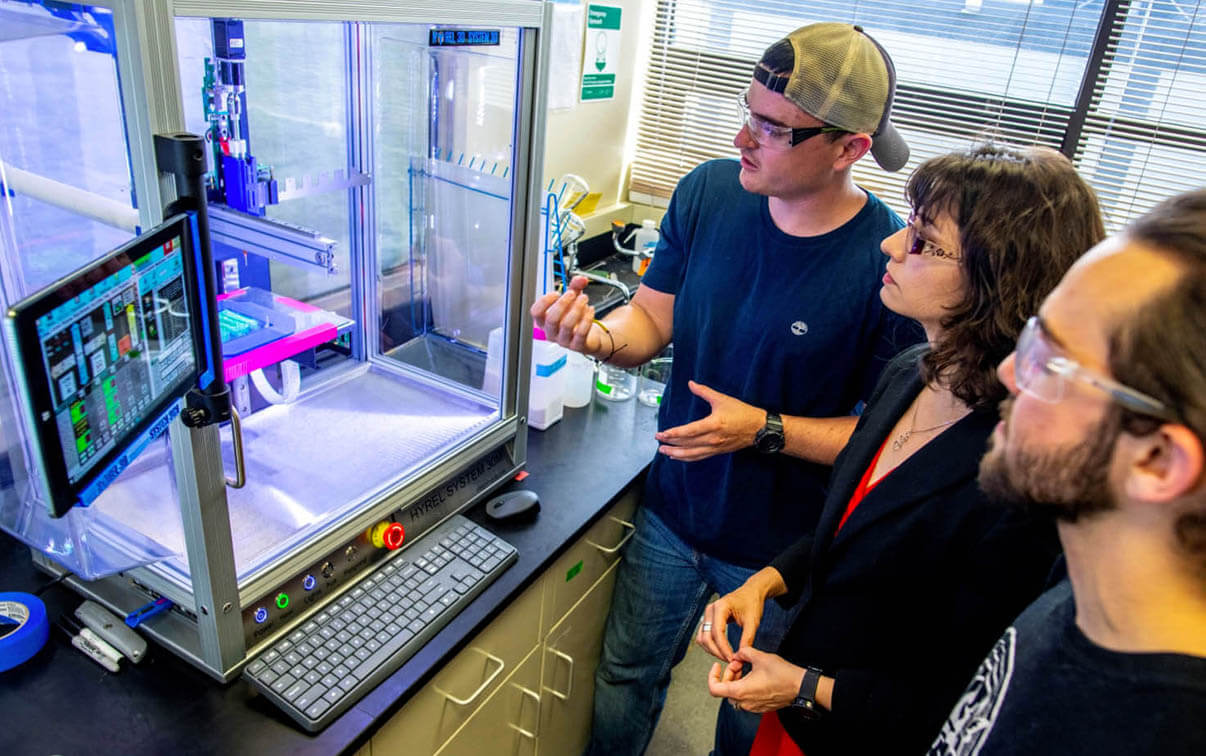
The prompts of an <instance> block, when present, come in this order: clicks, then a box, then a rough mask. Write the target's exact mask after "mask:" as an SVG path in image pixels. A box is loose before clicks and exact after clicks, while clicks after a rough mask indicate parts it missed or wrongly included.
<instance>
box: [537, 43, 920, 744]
mask: <svg viewBox="0 0 1206 756" xmlns="http://www.w3.org/2000/svg"><path fill="white" fill-rule="evenodd" d="M894 93H895V71H894V69H893V66H892V61H891V59H890V58H889V57H888V55H887V53H886V52H885V51H884V50H883V48H882V47H880V46H879V44H878V43H876V42H875V41H874V40H873V39H872V38H871V37H869V36H868V35H867V34H866V33H865V32H864V31H863V30H862V29H861V28H859V27H856V26H851V25H849V24H838V23H823V24H814V25H811V26H806V27H803V28H801V29H797V30H796V31H794V32H792V33H791V34H789V35H788V36H787V37H785V38H784V39H782V40H780V41H779V42H776V43H775V44H773V45H771V47H769V48H768V49H767V50H766V52H765V53H764V55H763V56H762V59H761V60H760V61H759V62H758V64H757V66H756V67H755V69H754V74H753V77H752V80H751V81H750V84H749V87H748V89H746V90H745V91H744V92H742V93H741V95H740V97H739V103H738V108H737V112H736V113H735V115H738V116H739V120H738V123H739V128H738V131H737V134H736V136H735V137H734V139H733V145H734V146H735V147H736V148H737V149H738V151H739V152H740V160H732V159H725V160H712V161H708V162H705V163H704V164H702V165H700V166H699V167H697V168H696V169H695V170H693V171H692V172H691V173H690V174H688V175H687V176H685V177H684V178H683V179H682V180H681V181H680V182H679V184H678V187H677V188H676V190H675V193H674V196H673V198H672V199H671V203H670V207H669V209H668V211H667V213H666V216H665V218H664V219H663V220H662V225H661V242H660V244H659V246H658V248H657V250H656V253H655V255H654V258H653V262H652V264H651V265H650V268H649V271H648V272H647V273H646V274H645V276H644V279H643V281H642V283H641V286H640V287H639V289H638V291H637V293H636V295H635V296H634V297H633V299H632V302H631V304H629V305H627V306H625V307H621V308H619V309H617V310H615V311H613V312H612V313H610V314H609V315H608V316H607V317H606V318H605V319H604V320H603V321H602V322H600V321H596V320H594V310H593V309H592V308H591V307H590V306H589V305H588V304H587V301H586V297H585V296H584V295H583V294H582V293H581V292H582V289H583V287H584V286H585V285H586V280H585V279H582V278H578V279H575V280H574V281H573V282H572V283H571V284H570V287H569V290H568V291H567V292H565V293H564V294H562V295H560V296H559V295H557V294H549V295H546V296H545V297H543V298H541V299H539V300H537V302H536V303H535V304H534V305H533V306H532V311H531V312H532V316H533V318H534V319H535V322H536V324H537V325H538V326H540V327H541V328H543V329H544V330H545V333H546V334H547V336H548V338H549V339H552V340H555V341H557V342H558V343H560V344H562V345H563V346H567V347H570V348H572V349H576V350H578V351H581V352H583V353H586V354H589V355H592V356H595V357H597V358H599V359H604V360H607V361H609V362H612V363H614V364H618V365H624V366H633V365H638V364H641V363H643V362H645V361H646V360H648V359H649V358H651V357H653V356H655V355H657V354H658V353H659V352H661V351H662V349H664V348H665V347H666V345H667V344H669V343H670V341H671V338H672V337H673V341H674V362H673V366H672V369H671V378H670V383H669V385H668V386H667V388H666V392H665V394H664V395H663V399H662V405H661V410H660V415H659V421H658V428H659V432H658V434H657V439H658V441H659V442H660V444H661V445H660V447H659V449H658V454H657V455H656V457H655V459H654V461H653V463H652V464H651V466H650V470H649V477H648V480H647V483H646V488H645V497H644V502H643V506H642V508H641V509H640V511H639V512H638V514H637V517H636V525H637V532H636V535H635V536H634V537H633V538H632V540H631V542H630V543H629V545H628V547H627V551H626V553H625V556H624V559H623V561H622V563H621V565H620V567H619V568H618V569H619V572H618V575H617V579H616V588H615V597H614V599H613V602H612V608H611V613H610V615H609V617H608V621H607V629H606V635H605V638H604V644H603V652H602V659H601V661H600V665H599V668H598V671H597V673H596V678H595V679H596V690H595V703H594V707H595V709H594V721H593V729H592V733H591V742H590V745H589V746H588V749H587V751H588V753H592V754H606V756H620V755H622V754H639V753H641V752H642V751H644V749H645V747H646V745H647V744H648V742H649V739H650V736H651V735H652V733H653V729H654V727H655V725H656V724H657V720H658V716H659V715H660V713H661V709H662V705H663V703H664V701H665V697H666V690H667V686H668V684H669V681H670V669H671V667H673V666H674V664H676V663H678V661H679V660H681V659H682V658H683V655H684V654H685V653H686V649H687V646H688V644H689V643H690V641H691V639H692V636H693V630H694V628H695V623H696V621H697V619H698V617H699V616H700V613H701V612H702V611H703V608H704V605H705V604H706V603H707V600H708V598H709V597H710V596H711V594H712V593H717V592H718V593H720V594H725V593H728V592H729V591H732V590H733V589H735V588H736V587H737V586H739V585H741V584H742V583H743V582H744V581H745V579H746V578H748V577H749V576H750V575H751V574H752V573H753V572H754V571H755V570H756V569H758V568H759V567H760V566H762V565H764V564H766V563H767V562H768V561H769V560H770V559H771V558H772V557H774V556H775V555H776V554H778V553H779V552H780V551H781V550H782V549H783V548H785V547H786V546H788V545H789V544H791V543H792V542H794V541H795V540H796V539H797V538H799V537H800V536H802V535H804V534H806V533H808V532H810V531H811V529H812V528H813V527H814V526H815V523H816V520H817V516H818V513H819V510H820V506H821V503H822V501H823V499H824V495H823V491H824V485H825V481H826V478H827V476H828V470H829V468H828V466H829V465H831V464H832V463H833V460H834V458H835V457H836V456H837V453H838V451H840V450H841V448H842V447H843V446H844V445H845V443H846V440H847V439H848V438H849V436H850V433H851V432H852V430H853V428H854V425H855V420H856V418H854V417H853V416H851V414H850V413H851V412H852V410H853V409H854V407H855V406H856V404H857V403H858V402H859V401H860V400H862V399H864V398H865V397H866V396H867V395H868V394H869V392H870V389H871V387H873V386H874V384H875V380H876V378H877V377H878V375H879V371H880V369H881V368H882V366H883V365H884V364H885V363H886V361H887V360H888V359H889V358H890V357H891V356H893V355H894V354H895V353H896V352H897V351H899V350H900V349H901V348H903V347H905V346H908V345H910V344H912V343H915V342H917V341H920V340H921V334H920V332H919V331H918V330H916V329H915V327H914V326H913V325H912V324H910V323H907V322H906V321H904V320H903V319H900V318H898V317H896V316H895V315H893V314H892V313H891V312H888V311H886V310H885V309H884V308H883V306H882V304H881V302H880V299H879V288H880V278H881V276H882V275H883V265H884V262H883V255H882V254H880V252H879V244H880V241H882V240H883V239H884V238H885V237H887V236H890V235H891V234H893V233H894V232H895V231H897V230H898V229H899V228H901V227H902V225H903V223H902V222H901V220H900V219H899V218H898V217H897V216H896V214H895V213H894V212H892V210H890V209H889V208H888V207H887V206H886V205H884V204H883V202H881V201H880V200H879V199H878V198H876V197H875V196H874V195H873V194H871V193H870V192H868V191H866V190H865V189H862V188H860V187H859V186H857V185H856V184H855V183H854V180H853V178H852V176H851V172H850V171H851V168H852V166H853V165H854V164H855V163H856V162H858V160H860V159H861V158H862V157H863V156H864V155H866V154H867V153H868V152H870V153H871V155H872V157H874V158H875V160H876V161H877V162H878V163H879V164H880V165H881V166H882V167H883V168H885V169H887V170H893V171H894V170H898V169H899V168H901V167H902V166H903V165H904V164H905V162H906V161H907V159H908V147H907V146H906V145H905V143H904V140H903V139H901V137H900V135H899V134H898V133H897V132H896V129H895V128H894V127H893V126H892V122H891V120H890V115H891V110H892V99H893V96H894ZM789 620H790V616H789V613H788V612H786V611H784V610H781V609H778V608H777V607H776V608H772V609H768V611H767V613H766V615H765V616H764V617H763V620H762V624H761V626H760V628H759V631H758V636H757V640H756V643H757V644H758V646H759V648H775V647H776V646H777V644H778V641H779V639H780V638H781V637H782V635H783V632H784V631H785V629H786V628H787V626H788V624H789ZM734 640H736V638H735V639H734ZM757 726H758V717H757V716H756V715H752V714H748V713H745V712H739V711H736V710H734V709H732V708H731V707H728V706H725V707H722V708H721V711H720V713H719V717H718V722H717V735H716V753H717V754H722V755H725V754H744V753H747V752H748V750H749V746H750V743H751V742H752V740H753V737H754V733H755V731H756V729H757Z"/></svg>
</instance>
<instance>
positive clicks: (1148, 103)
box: [1074, 0, 1206, 231]
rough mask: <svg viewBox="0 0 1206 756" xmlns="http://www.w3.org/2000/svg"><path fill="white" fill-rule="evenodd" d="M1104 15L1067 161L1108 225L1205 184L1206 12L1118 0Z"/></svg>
mask: <svg viewBox="0 0 1206 756" xmlns="http://www.w3.org/2000/svg"><path fill="white" fill-rule="evenodd" d="M1118 5H1119V7H1118V12H1117V14H1116V15H1115V16H1114V18H1112V19H1108V26H1107V27H1106V30H1105V31H1106V34H1107V44H1106V47H1105V52H1104V55H1103V57H1102V65H1101V66H1100V68H1099V69H1098V70H1097V71H1096V72H1095V76H1094V77H1093V79H1092V89H1091V98H1090V100H1089V102H1088V103H1087V106H1086V108H1085V113H1084V125H1083V129H1082V130H1081V131H1080V133H1079V134H1076V135H1075V136H1076V139H1075V142H1074V144H1075V152H1074V160H1075V162H1076V165H1077V168H1078V169H1079V170H1080V172H1081V175H1082V176H1084V177H1085V178H1086V179H1087V180H1088V181H1089V183H1091V184H1092V185H1093V186H1094V188H1096V189H1097V194H1098V197H1099V198H1100V200H1101V204H1102V211H1103V213H1104V214H1105V217H1106V224H1107V227H1108V228H1109V230H1111V231H1115V230H1117V229H1119V228H1121V227H1122V226H1124V225H1126V223H1127V222H1128V221H1129V220H1131V219H1132V218H1134V217H1136V216H1138V215H1141V214H1143V213H1144V212H1145V211H1147V210H1148V209H1150V208H1151V207H1152V206H1153V205H1155V204H1156V203H1157V202H1159V201H1160V200H1162V199H1164V198H1165V197H1169V196H1172V195H1174V194H1179V193H1180V192H1184V191H1187V190H1190V189H1197V188H1200V187H1202V186H1203V184H1204V183H1206V181H1204V180H1203V177H1204V176H1206V120H1204V119H1206V102H1204V101H1203V96H1204V95H1206V18H1204V17H1203V13H1202V7H1201V4H1200V3H1199V2H1196V0H1190V1H1188V2H1150V1H1148V2H1133V1H1132V2H1121V3H1119V4H1118Z"/></svg>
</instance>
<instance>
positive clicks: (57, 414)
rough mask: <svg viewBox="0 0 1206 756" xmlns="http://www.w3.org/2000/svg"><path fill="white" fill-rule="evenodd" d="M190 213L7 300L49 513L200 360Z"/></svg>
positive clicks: (100, 484) (156, 425)
mask: <svg viewBox="0 0 1206 756" xmlns="http://www.w3.org/2000/svg"><path fill="white" fill-rule="evenodd" d="M196 248H197V238H196V225H195V222H194V221H193V218H192V216H190V215H178V216H176V217H174V218H172V219H171V220H169V221H167V222H166V223H164V224H162V225H161V226H159V227H157V228H155V229H153V230H151V231H149V232H147V233H144V234H143V235H141V236H139V237H138V238H136V239H134V240H133V241H131V242H129V243H127V244H125V245H123V246H122V247H119V248H118V249H115V250H113V251H112V252H110V253H109V254H107V255H105V256H104V257H103V258H101V259H99V260H97V261H95V262H93V263H92V264H90V265H88V266H86V267H84V268H81V269H80V270H78V271H76V272H74V273H72V274H71V275H69V276H67V277H66V278H64V279H62V280H60V281H58V282H56V283H54V284H52V285H51V286H49V287H48V288H46V289H44V290H42V291H40V292H38V293H37V294H35V295H33V296H31V297H29V298H27V299H25V300H23V301H21V302H19V303H17V304H16V305H14V306H13V307H11V308H10V310H9V312H8V325H9V328H10V331H11V333H12V334H13V336H14V339H15V343H16V347H17V353H18V357H19V359H18V366H19V373H20V376H19V377H20V380H21V381H22V388H23V389H24V391H25V394H26V395H27V399H28V401H27V402H25V404H26V406H27V407H28V408H29V412H28V413H27V417H26V421H27V422H28V423H29V424H30V425H31V429H32V432H33V439H34V443H33V444H32V446H34V447H35V453H37V454H38V456H39V458H40V461H41V463H42V464H41V474H42V475H43V478H44V483H45V487H46V490H47V492H48V494H49V497H50V508H51V514H52V515H54V516H56V517H58V516H61V515H63V514H64V513H66V511H67V510H68V509H70V508H71V507H72V506H74V505H76V504H81V503H82V504H88V503H90V502H91V500H92V499H94V498H95V497H96V496H97V495H99V493H100V491H102V490H103V489H104V488H105V487H106V486H107V485H108V484H109V483H110V482H111V481H112V480H113V479H114V478H116V477H117V475H118V474H119V473H120V472H121V471H122V470H123V469H124V468H125V467H126V465H128V464H129V462H130V461H132V459H133V457H134V456H136V455H137V454H138V452H140V451H141V450H142V448H144V447H145V446H146V444H147V443H149V442H150V441H151V439H153V438H154V437H156V436H158V435H160V434H162V433H163V432H164V431H165V430H166V429H167V426H168V424H169V423H170V421H171V419H172V418H173V417H174V416H175V415H176V414H178V412H179V400H180V398H181V397H183V396H184V394H186V393H187V392H188V391H189V390H190V389H191V388H193V387H195V386H196V385H197V380H198V378H199V376H200V375H201V373H202V371H203V370H204V369H205V368H206V362H207V360H206V359H205V352H204V350H205V344H206V337H205V334H206V331H207V330H208V329H207V328H206V327H205V325H206V324H205V323H204V322H203V321H204V320H205V317H206V316H205V312H204V308H203V307H201V306H200V304H199V294H198V291H197V289H198V286H197V275H196V272H195V271H196V270H197V261H196V259H195V256H194V255H195V253H196Z"/></svg>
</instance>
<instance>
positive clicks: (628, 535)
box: [586, 515, 636, 556]
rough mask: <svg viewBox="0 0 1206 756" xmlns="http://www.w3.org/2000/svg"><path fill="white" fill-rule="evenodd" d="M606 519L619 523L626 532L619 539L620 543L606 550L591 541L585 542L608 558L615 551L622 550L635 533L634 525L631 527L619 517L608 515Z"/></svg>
mask: <svg viewBox="0 0 1206 756" xmlns="http://www.w3.org/2000/svg"><path fill="white" fill-rule="evenodd" d="M607 519H609V520H611V521H612V522H616V523H619V524H620V525H622V526H623V527H624V528H625V529H626V530H627V531H628V532H627V533H625V534H624V537H623V538H621V539H620V542H619V543H617V544H616V545H615V546H612V547H611V548H608V547H606V546H600V545H599V544H597V543H595V542H594V541H592V540H590V539H587V541H586V542H587V543H589V544H590V545H591V546H594V547H595V548H596V549H598V550H599V551H601V552H603V553H604V554H607V555H609V556H610V555H611V554H614V553H616V552H617V551H619V550H620V549H622V548H624V544H626V543H628V539H629V538H632V536H633V534H634V533H636V525H633V524H632V523H631V522H626V521H624V520H621V519H620V518H619V517H611V516H610V515H609V516H608V518H607Z"/></svg>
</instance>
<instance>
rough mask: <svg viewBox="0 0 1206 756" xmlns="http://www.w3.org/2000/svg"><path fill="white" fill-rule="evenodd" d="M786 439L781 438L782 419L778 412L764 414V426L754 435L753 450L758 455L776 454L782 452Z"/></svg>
mask: <svg viewBox="0 0 1206 756" xmlns="http://www.w3.org/2000/svg"><path fill="white" fill-rule="evenodd" d="M786 445H787V439H786V438H784V437H783V418H781V417H779V413H778V412H767V413H766V425H764V426H762V427H761V428H760V429H759V430H758V432H757V433H755V434H754V450H755V451H757V452H759V453H760V454H777V453H778V452H781V451H783V447H784V446H786Z"/></svg>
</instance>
